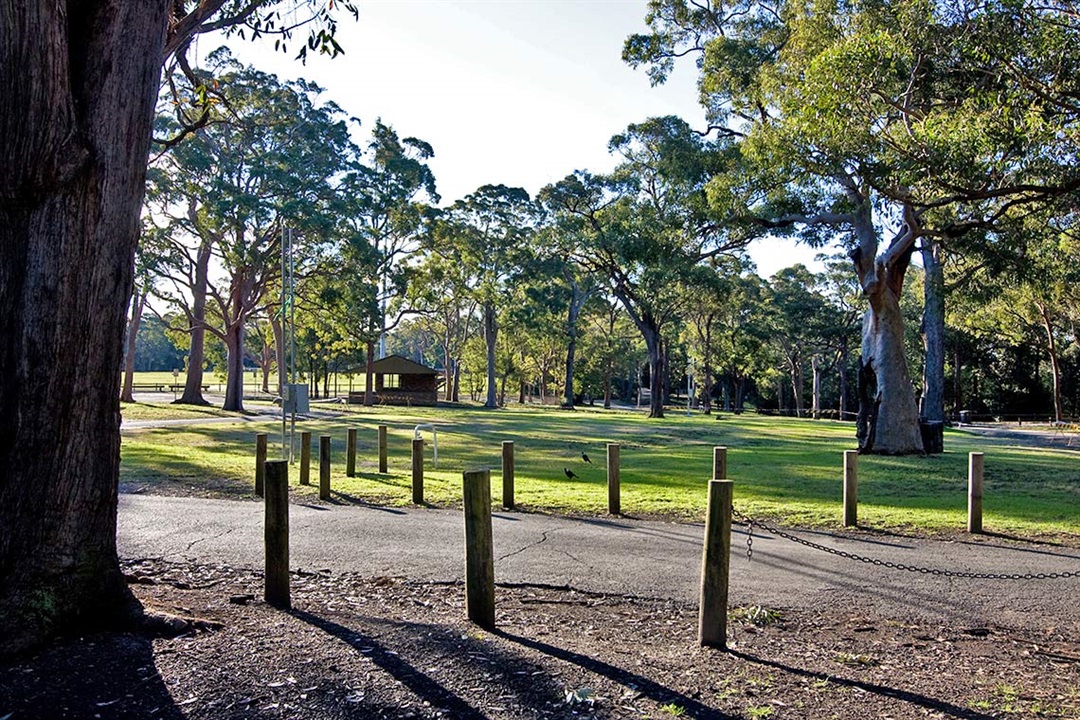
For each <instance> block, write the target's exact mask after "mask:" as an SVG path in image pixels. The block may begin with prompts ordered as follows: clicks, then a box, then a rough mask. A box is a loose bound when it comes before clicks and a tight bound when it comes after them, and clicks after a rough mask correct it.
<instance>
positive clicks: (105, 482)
mask: <svg viewBox="0 0 1080 720" xmlns="http://www.w3.org/2000/svg"><path fill="white" fill-rule="evenodd" d="M168 5H169V4H168V3H167V2H163V1H159V2H122V1H121V0H97V1H92V0H87V1H86V2H79V3H60V2H25V3H23V2H6V3H4V4H3V7H2V9H0V38H2V40H0V52H2V54H3V59H2V61H0V97H3V98H4V101H3V109H2V110H0V167H2V168H3V172H2V173H0V337H3V338H4V341H3V343H0V467H3V468H4V471H3V473H2V475H0V527H2V528H3V531H2V532H0V656H7V655H11V654H13V653H16V652H20V651H23V650H26V649H28V648H30V647H32V646H34V645H36V644H38V643H40V642H42V641H43V640H45V639H46V638H48V637H51V636H53V635H56V634H58V633H62V632H64V631H68V630H74V629H78V630H80V631H83V630H87V629H91V628H94V627H108V626H115V625H119V624H129V623H131V622H132V621H133V619H134V618H137V617H139V616H140V614H141V609H140V606H139V605H138V603H137V602H136V601H135V599H134V598H133V596H132V595H131V593H130V591H129V590H128V588H127V584H126V582H125V581H124V578H123V576H122V574H121V572H120V565H119V561H118V559H117V553H116V504H117V478H118V473H119V462H120V432H119V425H120V374H119V373H118V372H117V370H118V369H119V368H120V363H121V356H122V350H123V338H124V324H125V321H126V318H125V315H126V308H127V302H128V299H129V298H130V297H131V290H132V281H133V272H134V253H135V245H136V241H137V238H138V233H139V211H140V207H141V204H142V197H143V189H144V182H145V174H146V156H147V152H148V150H149V142H150V137H149V134H150V128H151V121H152V118H153V111H154V102H155V99H156V95H157V89H158V79H159V75H160V66H161V58H162V51H163V48H164V43H165V30H166V27H167V22H166V17H165V11H166V8H167V7H168Z"/></svg>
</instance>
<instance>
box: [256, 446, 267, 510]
mask: <svg viewBox="0 0 1080 720" xmlns="http://www.w3.org/2000/svg"><path fill="white" fill-rule="evenodd" d="M265 486H266V433H259V434H257V435H256V436H255V495H256V497H262V496H263V488H264V487H265Z"/></svg>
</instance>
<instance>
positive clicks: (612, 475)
mask: <svg viewBox="0 0 1080 720" xmlns="http://www.w3.org/2000/svg"><path fill="white" fill-rule="evenodd" d="M607 508H608V513H610V514H612V515H618V514H619V513H620V512H622V502H621V499H620V497H619V443H608V444H607Z"/></svg>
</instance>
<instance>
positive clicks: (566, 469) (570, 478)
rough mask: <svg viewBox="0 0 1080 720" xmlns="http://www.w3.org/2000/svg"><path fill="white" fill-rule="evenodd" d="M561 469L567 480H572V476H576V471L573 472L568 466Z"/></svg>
mask: <svg viewBox="0 0 1080 720" xmlns="http://www.w3.org/2000/svg"><path fill="white" fill-rule="evenodd" d="M562 471H563V472H564V473H566V479H567V480H573V479H574V478H576V477H577V473H575V472H574V471H573V470H571V469H570V468H568V467H564V468H563V469H562Z"/></svg>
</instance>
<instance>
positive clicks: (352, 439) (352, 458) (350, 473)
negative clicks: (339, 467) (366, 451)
mask: <svg viewBox="0 0 1080 720" xmlns="http://www.w3.org/2000/svg"><path fill="white" fill-rule="evenodd" d="M345 475H346V476H347V477H355V476H356V428H349V434H348V435H347V436H346V440H345Z"/></svg>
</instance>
